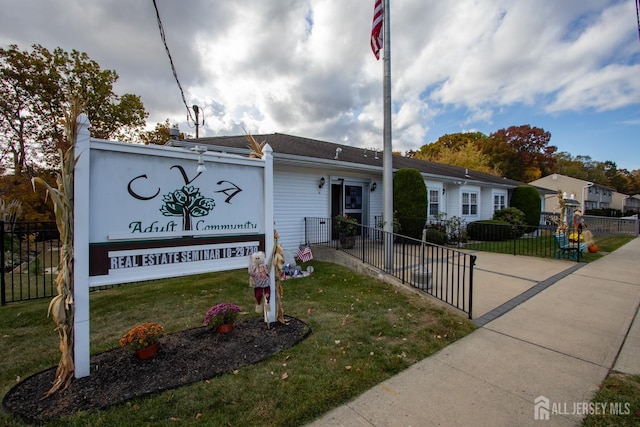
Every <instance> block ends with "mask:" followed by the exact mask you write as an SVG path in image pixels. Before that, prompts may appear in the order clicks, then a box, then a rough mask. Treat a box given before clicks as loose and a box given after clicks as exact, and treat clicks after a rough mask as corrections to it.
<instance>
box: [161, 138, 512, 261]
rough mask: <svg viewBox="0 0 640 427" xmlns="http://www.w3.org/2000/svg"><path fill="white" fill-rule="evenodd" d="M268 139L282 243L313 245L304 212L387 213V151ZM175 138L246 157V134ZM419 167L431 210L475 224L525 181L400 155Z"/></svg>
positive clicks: (400, 162) (401, 161) (370, 221)
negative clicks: (308, 242) (307, 241)
mask: <svg viewBox="0 0 640 427" xmlns="http://www.w3.org/2000/svg"><path fill="white" fill-rule="evenodd" d="M253 137H254V138H255V140H256V141H258V142H259V143H262V142H263V141H264V142H266V143H268V144H269V145H270V146H271V148H272V149H273V160H274V205H275V208H274V217H275V222H276V224H275V228H276V230H277V231H278V234H279V236H280V240H279V242H280V243H281V244H282V246H283V247H284V248H285V250H289V251H290V250H292V249H295V248H297V247H298V246H299V245H300V244H302V243H305V237H304V218H306V217H313V218H332V217H335V216H336V215H339V214H347V215H349V216H352V217H355V218H357V219H358V221H359V222H360V223H362V224H364V225H368V226H372V227H373V226H376V224H375V218H376V217H380V216H382V212H383V210H384V206H383V194H382V193H383V192H382V187H383V185H382V175H383V164H382V152H379V151H372V150H370V149H364V148H357V147H351V146H347V145H340V144H334V143H329V142H324V141H319V140H314V139H308V138H302V137H297V136H291V135H285V134H280V133H275V134H267V135H253ZM167 144H169V145H173V146H184V147H185V148H192V147H194V146H195V145H199V146H206V147H207V149H208V150H209V151H222V152H226V153H229V154H239V155H243V156H246V155H247V154H248V152H249V149H248V142H247V139H246V137H245V136H244V135H240V136H222V137H211V138H200V139H198V140H197V141H195V140H189V141H179V140H171V141H169V142H168V143H167ZM400 168H413V169H416V170H418V171H419V172H420V173H421V174H422V176H423V177H424V182H425V184H426V186H427V192H428V202H429V205H428V212H425V216H426V215H428V217H429V218H436V216H437V215H438V214H441V213H444V214H446V215H447V217H448V218H451V217H453V216H457V217H461V218H463V219H464V220H466V221H467V222H471V221H476V220H480V219H491V218H492V217H493V213H494V212H495V211H496V210H498V209H502V208H504V207H507V206H508V203H509V199H510V195H511V192H512V190H513V189H514V188H516V187H517V186H518V185H522V183H520V182H518V181H513V180H509V179H506V178H501V177H497V176H493V175H488V174H485V173H481V172H475V171H472V170H468V169H465V168H460V167H457V166H450V165H444V164H440V163H433V162H427V161H423V160H417V159H411V158H407V157H401V156H393V170H394V172H395V171H397V170H398V169H400Z"/></svg>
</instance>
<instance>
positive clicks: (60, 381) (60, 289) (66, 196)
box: [32, 100, 83, 397]
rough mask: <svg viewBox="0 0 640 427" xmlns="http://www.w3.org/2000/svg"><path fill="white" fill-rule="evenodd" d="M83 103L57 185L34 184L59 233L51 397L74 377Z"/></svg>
mask: <svg viewBox="0 0 640 427" xmlns="http://www.w3.org/2000/svg"><path fill="white" fill-rule="evenodd" d="M82 108H83V105H82V102H80V101H79V100H74V101H72V102H71V103H70V106H69V109H68V110H67V111H66V112H65V137H66V139H67V141H68V143H69V146H70V148H69V149H68V150H67V152H66V153H64V155H63V154H62V152H61V153H60V159H61V161H60V171H59V172H58V174H57V176H56V184H57V187H56V188H53V187H52V186H50V185H49V184H47V183H46V182H45V181H44V180H42V179H41V178H38V177H36V178H33V179H32V185H33V186H34V189H35V186H36V184H41V185H43V186H44V187H45V188H46V189H47V196H48V197H51V200H52V201H53V208H54V212H55V216H56V225H57V227H58V231H59V233H60V241H61V243H62V247H61V248H60V268H59V270H58V275H57V276H56V279H55V283H56V290H57V295H56V296H55V297H53V299H52V300H51V302H50V303H49V308H48V313H47V315H48V316H51V318H52V319H53V321H54V323H55V324H56V328H55V330H56V331H57V332H58V336H59V338H60V345H59V347H60V353H61V357H60V362H59V363H58V368H57V370H56V378H55V380H54V382H53V385H52V387H51V389H49V391H48V392H47V393H46V394H45V396H44V397H48V396H50V395H52V394H53V393H55V392H56V391H58V390H65V389H66V388H67V387H69V385H70V384H71V381H72V380H73V377H74V372H75V364H74V359H73V356H74V354H73V340H74V334H73V332H74V331H73V321H74V320H73V318H74V302H73V179H74V170H75V166H76V157H75V141H76V137H77V134H78V125H77V119H78V116H79V115H80V113H81V112H82Z"/></svg>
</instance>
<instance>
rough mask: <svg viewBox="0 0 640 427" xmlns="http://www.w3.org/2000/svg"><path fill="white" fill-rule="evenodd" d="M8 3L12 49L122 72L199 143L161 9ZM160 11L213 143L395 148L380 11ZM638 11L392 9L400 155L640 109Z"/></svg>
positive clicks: (410, 1) (519, 2)
mask: <svg viewBox="0 0 640 427" xmlns="http://www.w3.org/2000/svg"><path fill="white" fill-rule="evenodd" d="M0 1H1V2H2V4H3V14H2V16H0V43H2V44H4V45H6V44H8V43H18V44H19V45H20V47H21V48H22V49H27V48H28V46H29V45H31V44H32V43H41V44H43V45H45V46H46V47H48V48H50V49H52V48H54V47H56V46H60V47H62V48H63V49H65V50H71V49H77V50H80V51H84V52H86V53H87V54H88V55H89V56H90V57H91V58H92V59H94V60H96V61H97V62H98V63H99V64H100V65H101V66H102V68H108V69H115V70H116V71H117V72H118V74H119V75H120V81H119V82H118V86H117V88H118V90H119V91H121V92H123V93H124V92H129V93H135V94H139V95H141V97H142V100H143V102H144V104H145V107H146V108H147V110H148V111H149V112H150V117H149V127H151V128H153V126H154V125H155V123H156V122H163V121H164V120H165V119H166V118H170V120H171V121H172V122H177V123H179V124H180V126H181V128H183V130H185V131H187V132H192V133H193V131H192V129H190V128H189V127H188V125H187V123H186V115H187V112H186V111H185V106H184V105H183V102H182V99H181V97H180V93H179V90H178V88H177V85H176V82H175V80H174V77H173V75H172V73H171V69H170V67H169V60H168V58H167V55H166V52H165V50H164V46H163V45H162V43H161V39H160V34H159V31H158V27H157V23H156V17H155V10H154V9H153V5H152V3H151V2H146V3H145V2H128V1H125V0H112V1H110V2H81V3H80V2H69V1H68V0H49V1H47V2H41V1H39V0H0ZM157 4H158V8H159V11H160V15H161V17H162V22H163V24H164V29H165V32H166V40H167V43H168V45H169V48H170V50H171V54H172V56H173V60H174V64H175V65H176V69H177V72H178V77H179V79H180V81H181V83H182V85H183V87H184V89H185V96H186V98H187V100H186V101H187V105H189V106H190V105H193V104H197V105H199V106H200V108H201V109H203V111H204V113H205V118H206V125H205V126H204V129H203V130H202V132H203V134H206V135H218V134H237V133H241V132H242V129H243V128H245V129H247V130H248V131H250V132H253V133H258V132H267V133H270V132H282V133H292V134H296V135H302V136H307V137H310V138H318V139H327V140H330V141H338V142H345V143H348V144H352V145H361V146H368V147H374V146H380V147H381V146H382V142H381V140H382V126H383V123H382V122H383V117H382V115H383V109H382V77H383V73H382V61H376V60H375V57H374V56H373V54H372V53H371V50H370V48H369V37H370V30H371V19H372V16H373V4H374V2H373V0H371V1H365V2H353V1H349V2H336V1H334V0H278V1H277V2H274V1H269V2H266V1H260V0H235V1H233V2H209V1H202V0H198V1H191V2H189V4H188V5H186V4H182V3H180V2H174V1H171V0H157ZM633 6H634V5H633V4H631V2H628V1H623V0H563V1H561V2H551V1H542V2H536V1H531V0H494V1H480V2H479V1H477V0H457V1H455V2H443V1H441V0H397V1H393V2H391V8H392V9H391V13H392V17H391V23H392V27H391V29H392V39H391V42H392V48H393V51H392V58H391V60H392V73H393V74H392V90H393V103H394V116H393V117H394V129H393V137H394V149H396V150H402V151H405V150H408V149H416V148H418V147H419V145H421V144H423V143H425V142H426V141H427V140H431V141H433V140H436V139H437V138H438V136H440V135H439V134H433V132H438V129H439V126H440V124H441V123H443V122H446V123H447V124H448V127H449V129H459V130H462V129H468V128H486V127H487V126H491V125H492V123H493V121H494V120H495V117H496V115H498V114H503V113H504V111H506V110H508V109H509V108H511V107H518V108H522V107H530V108H531V111H532V112H535V114H544V113H547V114H553V115H557V114H563V113H567V112H571V111H581V110H584V109H590V110H592V111H616V110H617V109H620V108H629V107H632V108H636V109H637V108H639V105H640V101H639V100H640V86H639V85H640V83H639V82H640V80H639V79H638V78H637V76H638V75H639V73H638V71H639V67H640V55H639V53H638V51H639V44H638V40H637V32H636V30H637V28H635V25H636V23H635V8H634V7H633ZM25 23H28V24H25ZM445 115H446V116H445ZM512 124H514V125H518V124H520V123H512ZM494 130H495V129H494ZM448 131H449V132H450V130H448ZM454 131H456V130H454Z"/></svg>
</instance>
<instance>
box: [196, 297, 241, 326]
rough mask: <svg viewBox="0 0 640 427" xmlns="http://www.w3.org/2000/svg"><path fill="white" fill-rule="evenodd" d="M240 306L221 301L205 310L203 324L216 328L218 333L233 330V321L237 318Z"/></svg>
mask: <svg viewBox="0 0 640 427" xmlns="http://www.w3.org/2000/svg"><path fill="white" fill-rule="evenodd" d="M240 311H242V310H241V309H240V307H238V306H237V305H234V304H231V303H230V302H221V303H220V304H216V305H214V306H213V307H211V308H210V309H209V311H207V314H206V315H205V316H204V324H205V326H209V327H210V328H216V330H217V331H218V332H220V333H228V332H231V331H232V330H233V323H234V322H235V321H236V320H237V319H238V315H239V314H240Z"/></svg>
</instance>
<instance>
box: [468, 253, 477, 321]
mask: <svg viewBox="0 0 640 427" xmlns="http://www.w3.org/2000/svg"><path fill="white" fill-rule="evenodd" d="M470 256H471V263H470V265H469V320H471V319H473V266H474V265H476V255H470Z"/></svg>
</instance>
